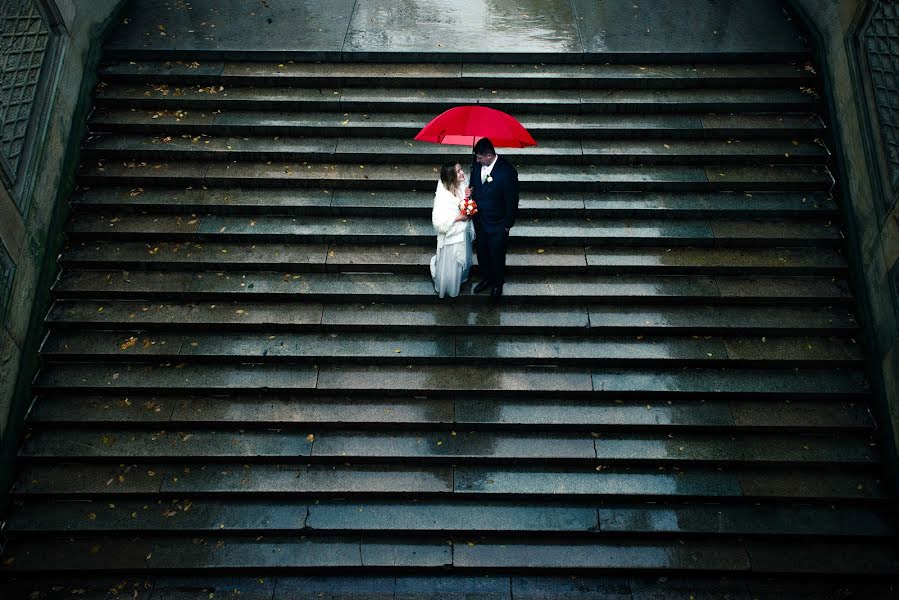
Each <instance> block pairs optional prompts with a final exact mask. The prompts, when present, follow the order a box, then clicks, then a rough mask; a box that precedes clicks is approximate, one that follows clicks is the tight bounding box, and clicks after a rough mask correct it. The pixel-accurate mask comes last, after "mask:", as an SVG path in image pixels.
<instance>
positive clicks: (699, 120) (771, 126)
mask: <svg viewBox="0 0 899 600" xmlns="http://www.w3.org/2000/svg"><path fill="white" fill-rule="evenodd" d="M410 110H414V107H410ZM434 116H435V115H434V113H433V112H425V113H419V112H375V113H364V112H339V111H337V112H335V111H315V112H312V111H310V112H303V111H282V110H274V109H270V110H236V109H227V110H225V109H221V110H215V111H211V110H208V109H206V108H199V109H197V110H194V109H191V110H182V109H173V110H170V109H163V110H154V109H152V108H146V107H144V108H141V109H137V108H116V107H114V106H113V107H103V108H97V109H96V110H95V111H94V112H93V113H92V114H91V117H90V120H89V121H88V124H89V128H90V130H91V131H92V132H115V133H149V134H156V135H162V136H163V137H164V136H179V135H185V134H187V135H190V136H191V138H194V137H197V136H198V135H199V136H200V139H199V140H197V143H203V144H205V141H206V139H214V138H218V137H224V136H229V135H231V136H238V135H239V136H244V135H257V136H258V135H269V136H333V135H335V134H339V135H341V136H376V135H380V136H401V137H405V138H408V139H412V138H414V137H415V135H416V134H417V133H418V132H419V131H420V130H421V128H422V127H424V125H425V124H426V123H428V122H429V121H430V120H431V119H433V118H434ZM515 117H516V118H517V119H518V120H519V121H520V122H521V123H522V125H524V126H525V128H526V129H527V130H528V131H530V132H531V134H532V135H533V136H534V137H535V139H537V140H544V141H545V140H550V139H600V138H624V139H629V138H662V137H672V138H677V139H683V138H688V139H694V140H695V139H718V140H721V139H724V140H727V139H731V140H753V139H781V140H784V139H786V140H813V139H815V138H818V137H821V136H823V134H824V132H825V131H826V129H825V127H824V124H823V122H822V121H821V118H820V117H819V116H818V115H817V114H815V113H771V114H769V113H764V112H762V113H736V114H731V113H722V114H705V115H702V114H690V113H685V114H664V113H662V114H596V113H577V112H575V113H570V114H566V113H548V114H547V113H535V112H530V111H528V112H517V113H516V114H515ZM202 134H205V136H203V135H202ZM210 143H211V142H210Z"/></svg>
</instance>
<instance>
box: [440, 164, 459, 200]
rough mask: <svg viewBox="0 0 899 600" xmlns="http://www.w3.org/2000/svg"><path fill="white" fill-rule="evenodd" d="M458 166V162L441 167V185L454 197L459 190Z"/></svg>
mask: <svg viewBox="0 0 899 600" xmlns="http://www.w3.org/2000/svg"><path fill="white" fill-rule="evenodd" d="M458 164H459V163H458V162H456V161H453V162H448V163H446V164H445V165H443V166H442V167H440V183H442V184H443V187H445V188H446V189H447V191H449V192H450V193H451V194H453V195H455V194H456V192H457V191H458V189H459V180H458V179H457V178H456V165H458Z"/></svg>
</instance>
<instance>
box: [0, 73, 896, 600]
mask: <svg viewBox="0 0 899 600" xmlns="http://www.w3.org/2000/svg"><path fill="white" fill-rule="evenodd" d="M182 58H183V60H175V59H173V60H171V61H163V60H128V58H127V57H117V56H115V55H113V56H112V57H110V58H109V59H108V61H107V62H106V63H105V64H104V65H103V66H102V69H101V80H102V83H101V84H100V87H99V89H98V90H97V93H96V109H95V110H94V112H93V114H92V116H91V119H90V130H91V135H90V137H89V138H88V139H87V140H85V142H84V146H83V151H82V163H83V164H82V165H81V168H80V171H79V174H78V178H79V184H80V189H79V191H78V193H77V194H76V195H75V196H74V197H73V198H72V199H71V204H72V209H73V212H72V217H71V219H70V222H69V224H68V226H67V233H68V244H67V245H66V247H65V249H64V250H63V251H62V253H61V255H60V264H61V273H60V275H59V278H58V280H57V282H56V284H55V286H54V298H55V303H54V305H53V307H52V309H51V311H50V313H49V314H48V315H47V328H48V334H47V337H46V340H45V341H44V343H43V347H42V350H41V352H42V356H43V361H44V366H43V369H42V370H41V372H40V374H39V375H38V377H37V379H36V380H35V382H34V392H35V394H36V396H37V397H36V401H35V403H34V406H33V408H32V410H31V411H30V414H29V417H28V422H29V426H30V433H29V436H28V439H27V440H26V442H25V444H24V446H23V448H22V451H21V464H20V468H19V473H18V478H17V482H16V484H15V486H14V488H13V491H12V493H13V497H14V506H13V508H12V510H11V511H10V513H9V514H8V516H7V520H6V523H5V527H4V530H3V533H4V535H5V536H6V537H7V538H8V540H9V541H8V544H7V547H6V551H5V554H4V558H5V560H4V563H3V570H4V571H5V572H6V574H7V576H8V577H9V576H11V577H13V578H15V579H17V580H20V581H19V584H17V585H26V586H27V585H33V584H34V582H35V578H38V581H40V582H41V583H44V582H46V581H49V580H52V578H53V577H62V578H63V581H67V582H70V581H81V580H80V579H78V578H80V577H84V576H92V577H93V576H96V577H101V578H102V577H112V578H113V580H114V581H118V580H121V579H122V578H124V577H125V576H131V577H138V578H143V577H151V576H152V577H168V576H178V575H185V574H190V575H193V576H200V577H214V576H222V575H233V574H245V575H247V576H248V577H249V579H247V580H246V581H244V582H243V583H241V584H240V585H239V586H237V587H238V588H239V589H242V590H244V592H248V591H253V590H252V589H251V588H252V586H253V585H255V583H254V582H255V581H256V580H257V579H258V581H259V582H260V585H262V589H263V590H269V587H268V586H272V585H275V584H274V583H272V582H273V581H275V580H274V579H272V577H273V576H276V575H279V576H285V577H283V578H282V579H283V581H281V583H278V584H277V585H278V586H282V587H279V589H280V590H281V592H282V593H283V594H286V595H285V597H300V596H298V595H296V596H290V592H289V590H291V589H293V590H294V591H297V590H300V589H304V590H306V591H310V590H312V589H313V587H314V586H315V585H319V586H324V587H321V589H322V590H324V591H325V592H327V593H331V594H333V596H328V597H338V595H339V594H337V592H334V589H337V588H334V589H332V588H329V587H327V586H328V585H333V586H338V587H340V586H344V585H348V586H350V588H351V589H352V590H355V592H354V593H359V594H361V593H362V591H364V590H367V589H369V587H371V590H373V591H372V593H373V594H375V595H376V594H377V593H381V592H382V591H384V590H382V589H381V587H379V586H382V584H383V586H386V587H385V588H384V589H387V590H388V592H390V590H392V592H390V593H392V594H399V592H398V591H397V590H399V589H400V587H401V586H402V585H406V584H404V583H403V582H407V583H408V581H413V580H414V578H415V577H418V576H426V575H427V576H429V577H432V578H433V579H426V580H419V584H420V585H422V586H424V587H423V588H422V589H424V590H427V589H429V588H428V587H427V586H428V585H436V584H434V583H433V582H434V581H438V580H440V581H443V580H444V579H445V580H446V581H450V582H455V583H452V584H451V585H455V586H458V585H462V586H463V587H464V586H469V587H466V588H465V589H466V590H469V591H471V593H475V592H478V590H480V592H483V593H485V594H486V593H488V592H490V591H491V590H493V589H494V587H495V588H496V590H498V591H497V593H502V594H505V593H508V594H510V596H509V597H512V596H514V597H529V596H528V595H527V590H528V589H531V588H528V586H529V585H530V586H532V588H533V589H531V591H533V590H534V589H539V590H544V591H546V590H549V589H554V590H556V592H557V593H558V595H556V594H554V593H550V592H546V593H547V594H548V596H546V597H560V596H561V595H562V594H563V593H569V592H570V593H574V592H573V590H574V588H576V587H577V586H581V587H580V588H578V589H581V591H584V590H587V589H588V588H589V587H590V586H589V585H587V584H585V583H583V582H584V581H585V580H583V579H581V577H584V576H597V575H603V576H604V577H606V579H603V580H602V581H603V582H605V583H603V584H602V585H613V584H614V585H618V583H615V582H623V583H621V585H626V586H628V588H627V589H628V590H629V591H628V592H627V593H628V594H634V595H633V597H634V598H636V597H638V595H637V592H636V591H635V590H637V589H638V588H639V589H644V588H640V585H643V584H645V585H647V586H650V587H652V586H656V587H653V588H652V589H656V588H659V586H661V587H662V588H664V586H665V582H667V581H670V584H669V585H672V586H673V585H675V582H677V581H684V580H686V581H690V582H696V581H699V580H698V579H696V577H698V576H700V575H701V576H702V577H704V578H706V579H702V581H706V582H707V583H703V584H702V585H709V586H712V587H713V588H714V589H716V590H719V591H720V590H721V589H725V588H726V590H730V591H729V592H727V593H731V594H732V595H731V596H715V597H744V596H743V595H741V594H744V593H745V594H749V593H759V592H758V591H759V590H764V589H769V590H773V589H775V588H774V587H769V588H765V587H764V586H766V585H768V586H773V585H774V584H772V583H771V578H772V577H775V578H779V579H777V581H785V580H789V579H791V578H793V577H796V576H805V577H809V578H810V579H806V580H803V581H804V583H803V585H804V586H808V585H813V584H810V583H809V581H815V582H821V581H825V582H827V581H830V579H828V578H827V577H822V576H835V577H836V578H837V579H838V580H839V582H840V583H841V584H843V583H847V584H851V585H856V583H859V582H865V583H866V584H868V585H874V584H872V583H871V582H878V581H885V580H888V579H889V578H891V577H894V576H895V575H896V573H897V565H899V562H897V552H896V547H895V535H896V526H895V522H894V519H893V515H891V514H890V510H891V502H892V500H893V499H891V498H889V495H888V494H889V492H888V490H887V489H886V486H885V483H884V482H883V481H882V476H883V473H882V465H881V456H880V451H879V449H878V447H877V445H876V444H875V442H874V441H873V440H874V429H875V424H874V423H873V422H872V420H871V417H870V415H869V413H868V410H867V407H866V401H867V396H868V389H867V387H866V384H865V379H864V375H863V355H862V350H861V346H860V345H859V344H858V343H857V338H858V336H859V327H858V324H857V323H856V321H855V320H854V318H853V296H852V292H851V290H850V287H849V285H848V283H847V281H848V272H847V263H846V260H845V258H844V255H843V252H844V241H843V236H842V234H841V231H840V223H839V211H838V208H837V205H836V204H835V202H834V199H833V197H832V196H831V188H832V185H833V179H832V177H831V174H830V171H829V170H828V167H827V163H828V160H829V152H828V150H827V148H826V146H825V145H824V144H823V143H822V141H821V140H822V139H823V138H825V137H826V131H825V127H824V124H823V121H822V118H821V116H820V115H821V111H822V105H821V103H820V100H819V96H818V94H817V92H816V86H817V85H818V81H817V79H816V76H815V74H814V71H813V70H812V69H811V67H809V66H806V65H803V64H758V65H751V64H707V65H702V64H700V65H677V64H673V65H660V64H645V65H639V64H634V65H630V64H607V65H603V64H582V65H571V64H503V63H502V62H499V63H494V64H464V65H460V64H448V63H434V64H399V63H397V64H390V63H384V64H378V63H352V62H345V63H319V64H313V63H299V62H286V63H282V64H278V63H258V62H248V61H247V62H239V61H235V62H210V61H205V62H194V61H191V60H189V59H188V58H184V57H182ZM465 103H481V104H489V105H490V106H493V107H496V108H499V109H502V110H505V111H508V112H510V113H512V114H513V115H515V116H517V117H518V118H519V119H520V120H521V121H522V122H523V123H524V124H525V126H526V127H527V128H528V129H529V130H530V131H531V132H532V134H533V135H534V137H535V138H536V139H537V140H538V142H539V145H538V146H537V147H535V148H528V149H524V150H517V149H506V150H504V149H500V153H502V154H504V155H505V156H506V157H508V158H509V159H511V160H512V162H513V163H515V164H516V166H517V167H518V170H519V173H520V178H521V182H522V183H521V187H522V199H521V211H520V216H519V219H518V224H517V225H516V227H515V228H514V230H513V236H512V238H511V248H510V252H509V269H508V271H509V276H508V282H507V284H506V286H505V298H504V302H503V304H501V305H493V304H491V303H489V302H488V299H487V298H486V297H485V296H473V295H471V294H470V288H469V287H467V288H465V292H464V293H463V295H461V296H460V297H459V298H457V299H455V300H452V301H449V300H442V301H441V300H439V299H438V298H436V296H435V294H434V290H433V287H432V285H431V282H430V279H429V277H428V274H427V263H428V260H429V258H430V255H431V254H432V253H433V251H434V245H435V237H434V233H433V230H432V228H431V225H430V207H431V201H432V197H433V189H434V186H435V181H436V179H437V168H436V167H437V166H439V164H441V163H442V162H444V161H446V160H448V159H452V158H458V159H460V161H461V162H463V164H466V162H467V161H468V158H467V151H466V149H465V148H461V147H445V146H438V145H428V144H419V143H417V142H412V141H411V138H412V137H413V136H414V134H415V133H416V132H417V131H418V129H420V128H421V127H422V126H423V125H424V124H425V123H426V122H427V121H428V120H430V118H432V117H433V116H434V115H436V114H438V113H439V112H441V111H443V110H445V109H446V108H449V107H451V106H454V105H457V104H465ZM697 574H699V575H697ZM400 575H403V577H406V578H405V579H403V577H400ZM437 575H440V576H441V577H443V576H445V577H444V579H440V577H437ZM555 575H564V576H565V578H562V579H552V578H550V579H545V580H544V579H540V577H544V576H546V577H551V576H555ZM569 575H576V576H578V577H577V578H575V579H569V578H568V576H569ZM659 575H663V576H662V577H661V579H658V576H659ZM286 576H293V578H292V579H291V578H290V577H286ZM307 576H315V577H314V578H312V577H307ZM324 576H334V578H332V579H328V581H329V582H330V583H328V584H327V585H326V584H325V583H322V582H324V581H325V579H321V578H322V577H324ZM337 576H341V577H343V579H341V577H337ZM455 576H459V577H456V578H454V577H455ZM461 576H469V577H468V579H466V578H464V577H461ZM471 576H477V577H471ZM487 576H489V577H487ZM722 576H723V577H725V580H724V583H722V580H720V578H721V577H722ZM353 577H360V579H353ZM534 577H536V579H534ZM628 577H630V578H631V579H627V578H628ZM48 578H49V579H48ZM410 578H412V579H410ZM529 578H530V579H529ZM616 578H617V579H616ZM621 578H624V579H621ZM684 578H686V579H684ZM690 578H693V579H690ZM313 580H314V581H316V582H318V583H315V584H314V585H313V583H311V582H312V581H313ZM22 581H24V582H25V583H22ZM140 581H144V580H143V579H140ZM427 581H430V582H431V583H426V582H427ZM423 582H424V583H423ZM459 582H462V583H459ZM535 582H536V583H535ZM541 582H542V583H541ZM572 582H574V583H572ZM609 582H612V583H609ZM628 582H630V583H628ZM641 582H643V583H641ZM708 582H711V583H708ZM818 584H819V583H816V584H814V585H818ZM123 585H124V584H123ZM179 585H180V584H179ZM185 585H186V584H185ZM196 585H197V586H199V587H198V589H200V588H202V589H207V588H204V587H202V585H205V584H202V585H201V584H199V583H198V584H196ZM447 585H450V584H447ZM590 585H593V584H590ZM596 585H600V584H596ZM614 585H613V587H614ZM678 585H679V584H678ZM691 585H692V584H691ZM697 585H698V584H697ZM722 585H723V586H725V588H721V587H720V586H722ZM778 585H780V584H778ZM826 585H831V584H830V583H827V584H826ZM859 585H861V584H860V583H859ZM886 585H887V584H884V586H886ZM135 586H136V587H134V595H135V597H138V592H140V594H148V593H150V592H148V591H147V590H150V589H151V587H152V586H149V584H144V585H143V586H138V585H137V584H135ZM241 586H244V587H241ZM291 586H294V587H293V588H292V587H291ZM297 586H298V587H297ZM303 586H306V587H303ZM310 586H312V587H310ZM366 586H369V587H366ZM372 586H373V587H372ZM390 586H393V587H390ZM478 586H481V587H478ZM484 586H486V587H484ZM491 586H493V587H491ZM534 586H536V587H534ZM541 586H548V587H541ZM553 586H555V587H553ZM566 586H567V587H566ZM715 586H718V587H715ZM728 586H729V587H728ZM115 587H116V584H115V583H114V582H113V583H112V588H113V589H115ZM213 587H214V586H213ZM700 587H701V586H700ZM226 588H227V586H225V588H222V589H225V591H227V589H226ZM350 588H348V589H350ZM388 588H389V589H388ZM469 588H470V589H469ZM569 588H570V589H569ZM16 589H25V588H16ZM29 589H30V588H29ZM131 589H132V588H131V587H127V588H119V590H118V591H119V592H123V591H124V592H127V593H129V594H130V593H131ZM215 589H216V591H220V590H218V588H215ZM254 589H255V588H254ZM315 589H316V590H318V589H319V588H317V587H316V588H315ZM430 589H432V590H433V589H434V588H430ZM453 589H458V588H453ZM590 589H593V588H590ZM597 589H598V588H597ZM603 589H605V588H603ZM646 589H648V588H646ZM659 589H661V588H659ZM672 589H674V588H672ZM677 589H680V588H677ZM703 589H706V588H703ZM709 589H712V588H709ZM777 589H780V588H777ZM803 589H804V590H808V589H812V588H808V587H804V588H803ZM814 589H818V588H814ZM821 589H824V588H821ZM830 589H831V588H828V590H830ZM859 589H861V588H859ZM865 589H868V588H865ZM877 589H878V590H879V591H883V590H887V589H888V588H887V587H883V588H877ZM472 590H473V591H472ZM496 590H494V591H496ZM510 590H511V591H510ZM256 591H259V590H256ZM588 591H589V590H588ZM879 591H878V593H879ZM388 592H384V593H385V594H386V593H388ZM480 592H478V593H480ZM669 592H670V593H672V594H675V591H671V590H669ZM297 593H299V592H298V591H297ZM323 593H324V592H323ZM722 593H723V592H722ZM828 593H830V592H828ZM264 595H265V594H263V596H264ZM263 596H259V597H263ZM158 597H162V596H158ZM165 597H169V596H165ZM202 597H206V596H205V594H204V595H203V596H202ZM210 597H212V596H210ZM252 597H256V596H252ZM265 597H270V596H265ZM303 597H305V596H303ZM310 597H313V596H310ZM341 597H343V596H341ZM352 597H356V596H352ZM360 597H361V596H360ZM366 597H367V596H366ZM378 597H381V596H378ZM389 597H394V596H393V595H389ZM422 597H427V596H422ZM479 597H480V596H479ZM484 597H487V596H484ZM489 597H506V596H502V595H500V596H489ZM540 597H543V596H540ZM591 597H592V596H591ZM604 597H605V596H604ZM615 597H619V596H615ZM622 597H623V596H622ZM627 597H628V598H631V597H632V596H631V595H628V596H627ZM639 597H643V596H639ZM653 597H655V596H653ZM666 597H668V596H666ZM671 597H675V596H671ZM677 597H680V596H677ZM684 597H686V596H684ZM778 597H780V596H778ZM785 597H791V596H785ZM821 597H823V596H821ZM861 597H867V596H861ZM872 597H873V596H872Z"/></svg>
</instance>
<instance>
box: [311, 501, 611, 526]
mask: <svg viewBox="0 0 899 600" xmlns="http://www.w3.org/2000/svg"><path fill="white" fill-rule="evenodd" d="M306 525H307V527H310V528H311V529H320V530H342V529H352V530H363V531H379V530H381V531H419V530H420V531H446V532H452V531H496V532H501V531H518V532H528V531H531V532H566V531H581V532H586V531H595V530H596V526H597V521H596V509H595V508H594V507H593V506H591V505H586V506H584V505H577V504H558V503H552V504H543V503H535V502H532V501H527V502H490V503H488V502H485V501H484V500H480V501H477V502H465V501H459V500H454V501H452V502H446V501H444V502H437V501H422V500H418V501H411V502H410V501H381V502H376V501H359V502H350V501H321V502H317V503H315V504H312V505H310V507H309V518H308V520H307V522H306Z"/></svg>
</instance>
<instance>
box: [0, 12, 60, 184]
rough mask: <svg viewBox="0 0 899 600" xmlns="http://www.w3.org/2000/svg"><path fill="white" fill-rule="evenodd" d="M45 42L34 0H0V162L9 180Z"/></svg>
mask: <svg viewBox="0 0 899 600" xmlns="http://www.w3.org/2000/svg"><path fill="white" fill-rule="evenodd" d="M49 41H50V31H49V28H48V27H47V24H46V23H45V22H44V18H43V16H42V14H41V11H40V10H39V9H38V7H37V4H36V2H35V1H34V0H0V162H2V164H3V167H4V170H5V171H6V174H7V177H8V178H9V181H10V182H15V181H16V174H17V172H18V169H19V163H20V160H21V158H22V152H23V149H24V147H25V144H26V143H27V140H26V136H27V134H28V124H29V121H30V120H31V113H32V111H33V109H34V107H35V97H36V96H37V92H38V89H37V88H38V84H39V82H40V75H41V66H42V65H43V62H44V55H45V54H46V52H47V46H48V44H49Z"/></svg>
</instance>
